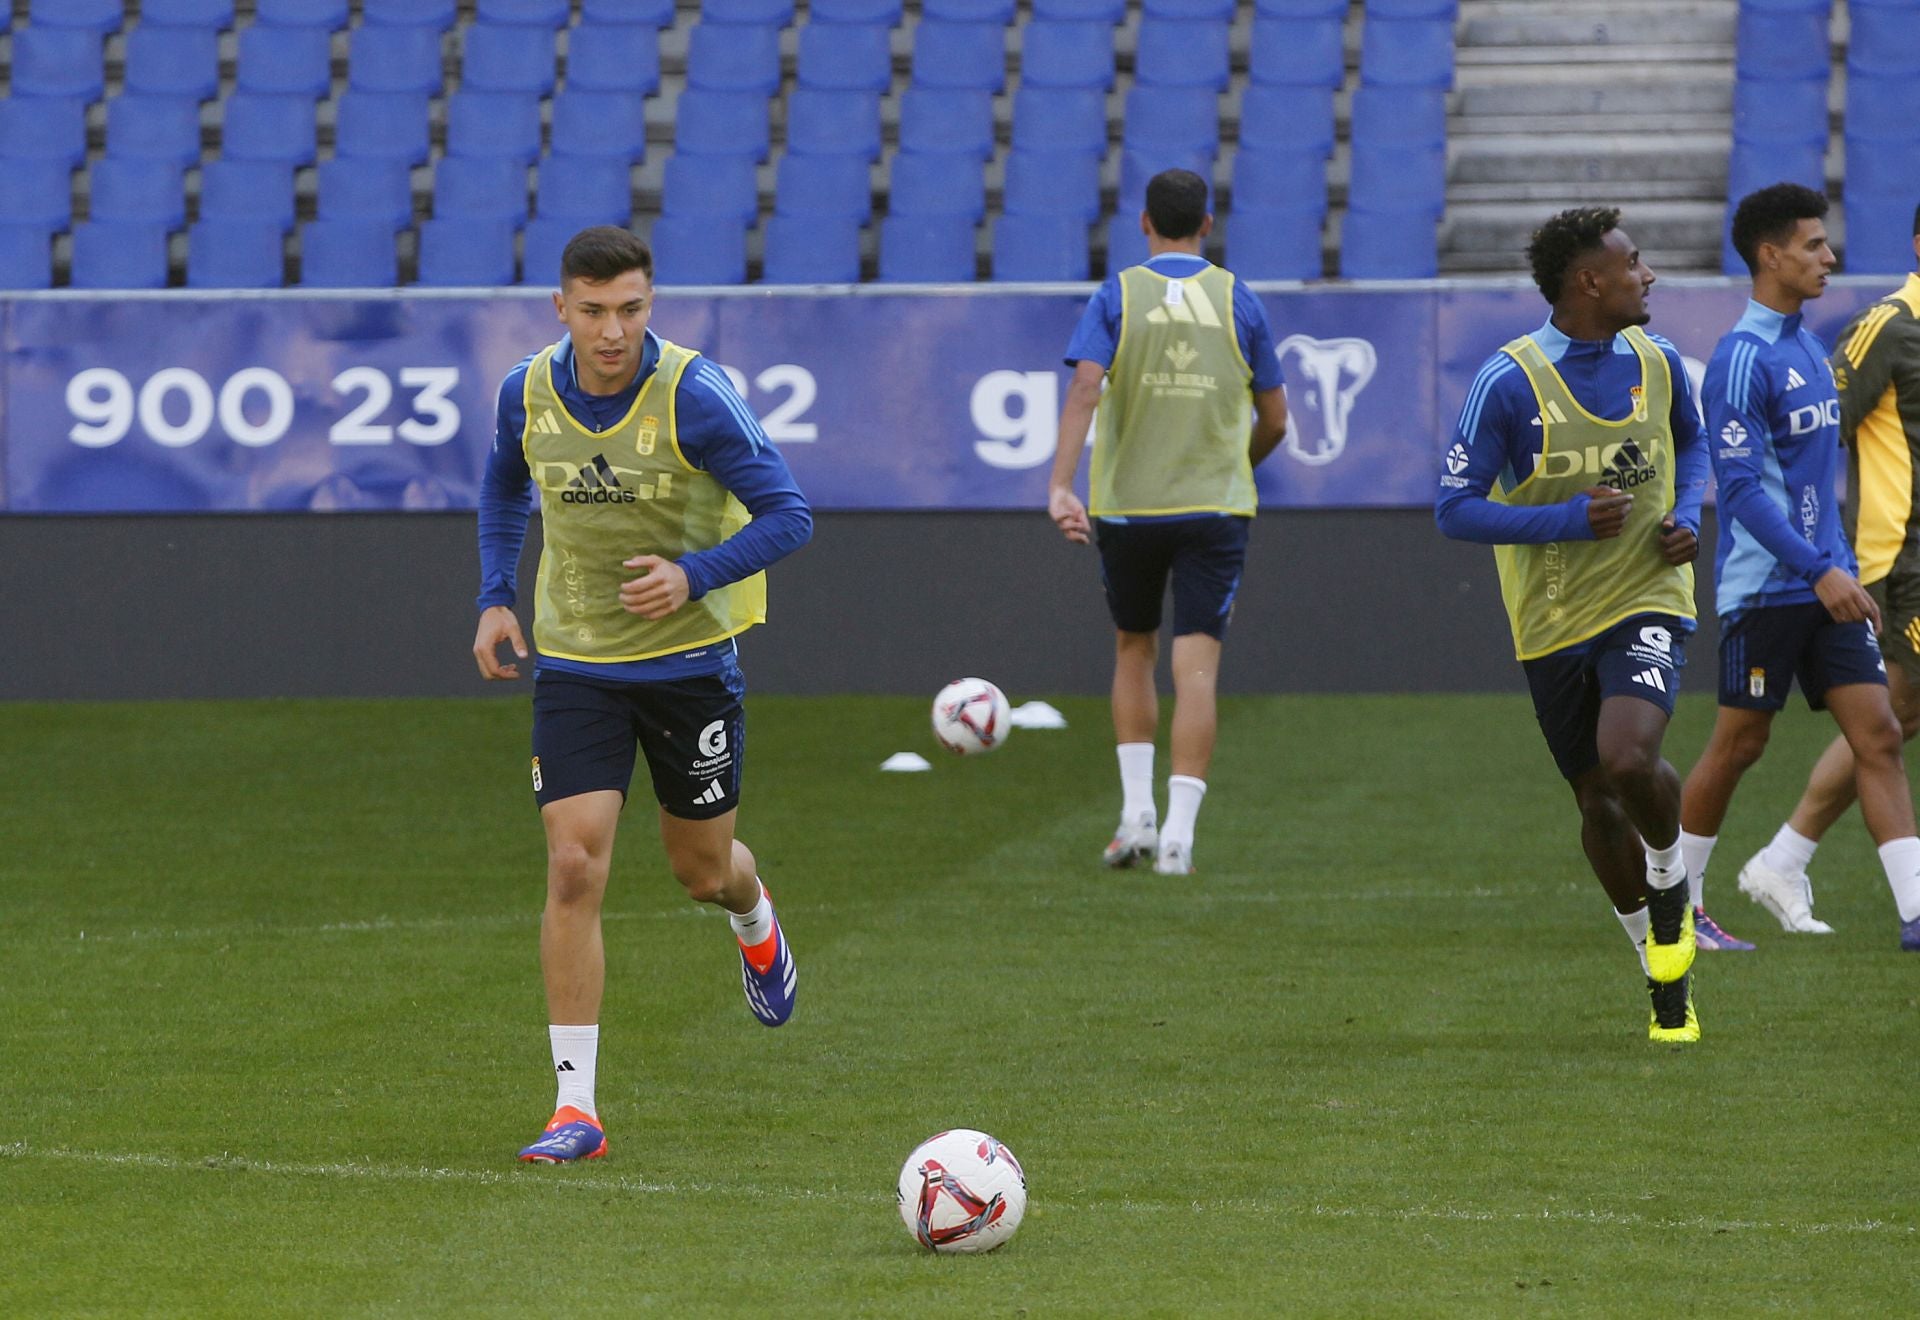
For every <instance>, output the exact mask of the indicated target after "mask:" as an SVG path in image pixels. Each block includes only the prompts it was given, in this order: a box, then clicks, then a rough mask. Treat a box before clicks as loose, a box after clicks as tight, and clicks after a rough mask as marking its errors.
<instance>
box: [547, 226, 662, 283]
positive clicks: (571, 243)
mask: <svg viewBox="0 0 1920 1320" xmlns="http://www.w3.org/2000/svg"><path fill="white" fill-rule="evenodd" d="M630 270H637V271H640V272H641V273H642V274H644V275H645V276H646V277H647V278H648V279H652V278H653V249H652V248H650V247H648V246H647V241H646V240H645V239H644V238H641V237H640V235H638V234H636V233H634V232H633V231H632V230H631V229H622V228H620V227H619V226H618V225H595V226H594V227H593V228H591V229H582V230H581V231H580V232H579V233H577V234H575V235H574V236H573V237H572V238H570V239H568V240H567V247H566V250H565V251H564V252H562V253H561V254H560V283H561V284H565V283H566V282H567V281H568V280H571V279H583V280H590V281H592V282H593V283H595V284H605V283H606V282H607V281H608V280H611V279H617V278H619V277H620V276H622V275H625V274H626V273H627V272H628V271H630Z"/></svg>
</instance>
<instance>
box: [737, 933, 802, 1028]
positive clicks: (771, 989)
mask: <svg viewBox="0 0 1920 1320" xmlns="http://www.w3.org/2000/svg"><path fill="white" fill-rule="evenodd" d="M799 981H800V973H799V971H798V969H796V968H795V967H794V965H793V950H791V949H789V948H788V947H787V935H786V932H785V931H783V930H781V929H780V918H779V917H777V916H776V917H775V918H774V919H773V934H771V935H769V936H767V938H765V939H764V940H761V941H760V942H759V943H758V944H756V945H754V946H753V947H752V948H751V949H749V948H748V947H747V946H746V945H744V944H742V945H741V946H740V984H741V985H742V986H743V987H744V988H745V989H746V992H747V1007H748V1008H750V1009H752V1010H753V1015H754V1016H755V1017H757V1018H759V1019H760V1021H761V1022H762V1023H764V1024H765V1025H767V1026H769V1027H777V1026H779V1025H780V1024H781V1023H783V1022H785V1021H786V1020H787V1019H788V1018H790V1017H792V1016H793V999H794V991H795V988H796V987H797V986H798V984H799Z"/></svg>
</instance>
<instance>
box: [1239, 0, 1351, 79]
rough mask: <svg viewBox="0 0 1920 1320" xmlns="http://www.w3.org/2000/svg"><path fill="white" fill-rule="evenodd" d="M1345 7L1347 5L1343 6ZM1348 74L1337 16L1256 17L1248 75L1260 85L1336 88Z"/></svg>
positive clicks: (1249, 52)
mask: <svg viewBox="0 0 1920 1320" xmlns="http://www.w3.org/2000/svg"><path fill="white" fill-rule="evenodd" d="M1341 8H1342V9H1343V10H1344V9H1345V6H1344V5H1343V6H1341ZM1346 74H1347V47H1346V38H1345V36H1344V35H1343V34H1342V32H1341V24H1340V20H1339V19H1337V18H1284V17H1270V18H1256V19H1254V20H1253V38H1252V41H1251V43H1250V46H1249V51H1248V56H1247V77H1248V79H1249V80H1250V81H1251V82H1253V83H1255V84H1257V85H1269V86H1283V87H1326V88H1337V87H1339V86H1340V83H1341V81H1342V80H1343V79H1344V78H1345V77H1346Z"/></svg>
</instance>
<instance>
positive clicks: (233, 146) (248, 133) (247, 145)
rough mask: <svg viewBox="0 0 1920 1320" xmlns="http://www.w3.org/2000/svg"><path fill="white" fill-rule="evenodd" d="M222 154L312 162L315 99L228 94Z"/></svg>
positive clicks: (223, 127) (248, 158)
mask: <svg viewBox="0 0 1920 1320" xmlns="http://www.w3.org/2000/svg"><path fill="white" fill-rule="evenodd" d="M225 105H226V118H225V121H224V122H223V123H222V125H221V128H220V154H221V155H222V156H224V157H226V158H227V159H228V160H283V161H286V162H288V163H289V164H292V165H311V164H313V158H314V118H313V98H311V97H307V96H274V95H270V94H268V93H266V92H234V93H233V94H231V95H230V96H228V97H227V99H226V102H225Z"/></svg>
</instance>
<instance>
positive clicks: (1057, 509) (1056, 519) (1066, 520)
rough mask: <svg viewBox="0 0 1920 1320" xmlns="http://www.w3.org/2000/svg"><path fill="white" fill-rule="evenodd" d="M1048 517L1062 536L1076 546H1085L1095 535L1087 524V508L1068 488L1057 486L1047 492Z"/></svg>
mask: <svg viewBox="0 0 1920 1320" xmlns="http://www.w3.org/2000/svg"><path fill="white" fill-rule="evenodd" d="M1047 517H1049V518H1051V519H1053V525H1054V526H1055V527H1058V528H1059V529H1060V534H1061V535H1062V536H1064V537H1066V538H1067V539H1068V540H1069V541H1072V542H1074V543H1075V544H1076V545H1085V544H1086V543H1087V540H1088V538H1089V537H1090V536H1091V535H1092V533H1093V527H1092V525H1091V524H1090V523H1088V522H1087V506H1086V505H1084V504H1082V503H1081V502H1080V497H1079V496H1078V495H1075V494H1074V493H1073V491H1072V490H1071V489H1069V488H1067V487H1063V486H1056V487H1054V488H1053V489H1052V490H1050V491H1048V492H1047Z"/></svg>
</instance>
